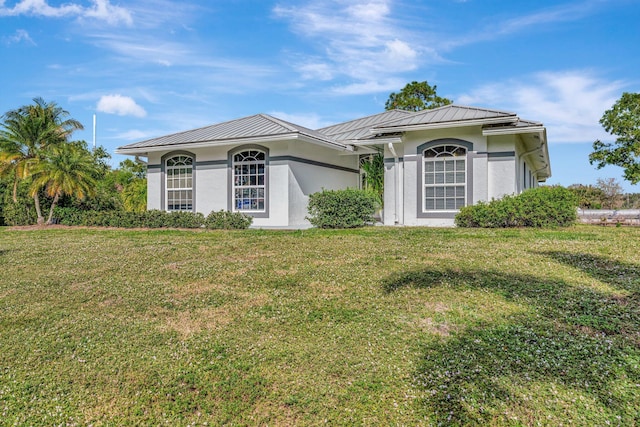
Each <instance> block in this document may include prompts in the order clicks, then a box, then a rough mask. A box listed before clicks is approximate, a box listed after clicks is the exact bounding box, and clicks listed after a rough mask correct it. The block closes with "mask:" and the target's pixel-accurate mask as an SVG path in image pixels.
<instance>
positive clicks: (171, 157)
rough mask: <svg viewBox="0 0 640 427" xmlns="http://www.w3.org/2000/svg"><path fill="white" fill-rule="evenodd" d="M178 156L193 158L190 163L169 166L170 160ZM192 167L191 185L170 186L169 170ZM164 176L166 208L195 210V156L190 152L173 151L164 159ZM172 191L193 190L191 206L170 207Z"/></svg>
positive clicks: (185, 210) (186, 210)
mask: <svg viewBox="0 0 640 427" xmlns="http://www.w3.org/2000/svg"><path fill="white" fill-rule="evenodd" d="M176 157H185V158H188V159H191V164H190V165H178V166H169V164H168V163H169V161H170V160H172V159H175V158H176ZM187 167H190V168H191V187H177V188H176V187H173V188H169V185H168V180H169V170H176V169H183V168H187ZM164 168H165V170H164V176H163V181H164V182H163V184H164V209H165V210H166V211H167V212H193V211H194V209H195V185H194V184H195V173H194V170H195V158H194V157H193V156H192V155H190V154H185V153H172V154H171V155H170V156H168V157H167V158H166V159H164ZM171 191H191V208H189V209H169V193H170V192H171Z"/></svg>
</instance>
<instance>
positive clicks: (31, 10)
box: [0, 0, 133, 25]
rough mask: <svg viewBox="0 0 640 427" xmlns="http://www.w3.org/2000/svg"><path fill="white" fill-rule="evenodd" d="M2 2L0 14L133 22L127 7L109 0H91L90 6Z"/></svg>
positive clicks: (25, 0)
mask: <svg viewBox="0 0 640 427" xmlns="http://www.w3.org/2000/svg"><path fill="white" fill-rule="evenodd" d="M4 3H5V2H4V0H3V1H0V16H19V15H33V16H43V17H47V18H62V17H77V18H93V19H97V20H100V21H105V22H107V23H109V24H118V23H120V22H122V23H124V24H127V25H131V24H132V23H133V18H132V16H131V13H130V12H129V11H128V10H127V9H125V8H123V7H120V6H114V5H112V4H111V3H110V2H109V0H91V3H92V5H91V6H90V7H83V6H81V5H79V4H77V3H66V4H62V5H60V6H50V5H49V3H48V2H47V0H20V1H18V2H17V3H16V4H15V5H14V6H13V7H7V6H5V4H4Z"/></svg>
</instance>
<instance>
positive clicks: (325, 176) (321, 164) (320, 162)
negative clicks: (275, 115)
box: [147, 141, 359, 228]
mask: <svg viewBox="0 0 640 427" xmlns="http://www.w3.org/2000/svg"><path fill="white" fill-rule="evenodd" d="M259 146H260V147H263V148H264V149H266V150H268V168H267V169H268V172H267V175H268V177H267V183H268V184H267V186H268V190H267V194H268V195H267V197H268V204H267V214H265V215H257V216H256V217H254V220H253V226H254V227H295V228H306V227H309V226H310V223H309V222H308V221H307V220H306V219H305V216H306V215H307V204H308V200H309V194H311V193H314V192H316V191H320V190H322V188H326V189H341V188H347V187H352V188H354V187H357V186H358V180H359V175H358V173H357V171H358V156H357V154H351V155H341V153H340V152H339V151H337V150H333V149H330V148H327V147H323V146H320V145H315V144H310V143H306V142H302V141H273V142H269V143H268V144H263V145H259ZM241 147H245V146H244V145H241V144H236V145H226V146H218V147H206V148H197V149H192V150H187V151H188V152H189V153H191V154H193V155H194V156H195V166H194V172H193V177H194V208H195V210H196V211H197V212H201V213H203V214H204V215H207V214H209V213H210V212H211V211H214V210H215V211H219V210H230V209H232V206H231V202H230V200H231V198H230V197H231V196H230V194H231V191H232V187H231V184H232V183H231V181H230V177H231V165H230V163H229V153H230V152H233V151H234V150H236V149H239V148H241ZM246 147H248V148H250V147H254V148H257V147H258V146H256V145H247V146H246ZM172 152H173V151H164V152H154V153H150V154H149V157H148V163H149V168H148V183H147V185H148V193H147V208H148V209H165V206H164V205H163V200H164V195H163V191H164V190H163V188H164V185H163V180H164V173H163V170H164V166H163V165H162V163H163V162H162V158H163V156H165V155H167V154H169V153H172Z"/></svg>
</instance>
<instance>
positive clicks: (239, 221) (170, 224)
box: [54, 207, 253, 230]
mask: <svg viewBox="0 0 640 427" xmlns="http://www.w3.org/2000/svg"><path fill="white" fill-rule="evenodd" d="M54 218H55V219H56V222H57V223H59V224H63V225H82V226H96V227H122V228H209V229H227V230H240V229H245V228H249V226H250V225H251V223H252V222H253V218H252V217H250V216H248V215H245V214H243V213H240V212H228V211H217V212H215V211H214V212H211V213H210V214H209V215H208V216H206V217H205V216H204V215H203V214H201V213H199V212H165V211H161V210H149V211H144V212H124V211H84V210H80V209H76V208H68V207H65V208H56V209H55V211H54Z"/></svg>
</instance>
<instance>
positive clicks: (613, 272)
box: [541, 251, 640, 295]
mask: <svg viewBox="0 0 640 427" xmlns="http://www.w3.org/2000/svg"><path fill="white" fill-rule="evenodd" d="M541 254H542V255H546V256H548V257H550V258H553V259H554V260H555V261H557V262H560V263H562V264H565V265H568V266H570V267H573V268H576V269H578V270H582V271H584V272H585V273H587V274H588V275H589V276H591V277H593V278H594V279H597V280H600V281H601V282H604V283H607V284H609V285H611V286H613V287H616V288H620V289H625V290H627V291H629V292H631V293H633V294H636V295H637V294H638V293H639V292H640V265H635V264H630V263H626V262H621V261H618V260H612V259H610V258H605V257H602V256H597V255H592V254H585V253H572V252H562V251H548V252H541Z"/></svg>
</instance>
